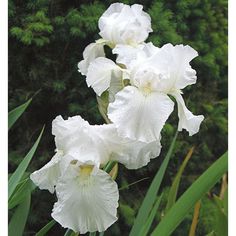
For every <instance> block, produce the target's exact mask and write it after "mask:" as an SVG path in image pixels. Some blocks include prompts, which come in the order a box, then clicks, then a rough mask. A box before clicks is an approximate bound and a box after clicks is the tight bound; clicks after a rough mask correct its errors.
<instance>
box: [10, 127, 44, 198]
mask: <svg viewBox="0 0 236 236" xmlns="http://www.w3.org/2000/svg"><path fill="white" fill-rule="evenodd" d="M43 131H44V127H43V129H42V131H41V133H40V135H39V137H38V139H37V140H36V142H35V144H34V145H33V147H32V148H31V149H30V151H29V152H28V154H27V155H26V156H25V157H24V159H23V160H22V162H21V163H20V165H19V166H18V167H17V169H16V170H15V172H14V173H13V174H12V175H11V177H10V179H9V181H8V199H10V197H11V195H12V193H13V192H14V190H15V188H16V186H17V184H18V183H19V181H20V180H21V178H22V176H23V174H24V172H25V170H26V169H27V167H28V165H29V163H30V161H31V159H32V157H33V155H34V153H35V151H36V149H37V147H38V144H39V141H40V139H41V137H42V134H43Z"/></svg>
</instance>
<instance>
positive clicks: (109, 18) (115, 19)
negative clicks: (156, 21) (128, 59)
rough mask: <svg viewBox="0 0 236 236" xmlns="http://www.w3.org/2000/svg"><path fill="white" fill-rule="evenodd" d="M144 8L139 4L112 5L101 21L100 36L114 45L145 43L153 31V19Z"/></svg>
mask: <svg viewBox="0 0 236 236" xmlns="http://www.w3.org/2000/svg"><path fill="white" fill-rule="evenodd" d="M142 8H143V7H142V6H141V5H138V4H134V5H132V6H131V7H130V6H128V5H125V4H123V3H114V4H111V5H110V7H109V8H108V9H107V10H106V11H105V12H104V13H103V15H102V16H101V17H100V19H99V22H98V25H99V29H100V33H99V34H100V35H101V37H102V38H103V39H105V40H107V41H109V42H111V43H112V44H114V45H116V44H118V43H120V44H130V45H135V44H139V43H142V42H144V41H145V40H146V38H147V37H148V34H149V32H151V31H152V29H151V18H150V16H149V15H148V14H147V13H145V12H143V10H142Z"/></svg>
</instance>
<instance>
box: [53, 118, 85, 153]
mask: <svg viewBox="0 0 236 236" xmlns="http://www.w3.org/2000/svg"><path fill="white" fill-rule="evenodd" d="M88 127H89V123H88V122H87V121H85V120H84V119H83V118H82V117H81V116H73V117H69V118H68V119H67V120H64V119H63V118H62V116H57V117H56V118H55V119H54V120H53V121H52V134H53V135H54V136H55V143H56V148H57V150H61V151H63V152H64V153H66V152H67V150H68V149H69V148H70V147H72V146H74V145H77V143H79V142H80V140H83V134H84V132H86V129H87V128H88Z"/></svg>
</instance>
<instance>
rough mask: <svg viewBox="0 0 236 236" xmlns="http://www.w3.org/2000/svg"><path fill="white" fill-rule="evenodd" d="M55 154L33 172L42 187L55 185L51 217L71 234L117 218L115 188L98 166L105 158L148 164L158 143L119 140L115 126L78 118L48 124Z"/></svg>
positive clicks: (100, 227) (134, 166)
mask: <svg viewBox="0 0 236 236" xmlns="http://www.w3.org/2000/svg"><path fill="white" fill-rule="evenodd" d="M52 133H53V134H54V135H55V143H56V148H57V149H56V154H55V156H54V157H53V158H52V160H51V161H50V162H49V163H47V164H46V165H45V166H44V167H42V168H41V169H40V170H37V171H35V172H34V173H33V174H31V176H30V177H31V179H32V181H33V182H34V183H35V184H36V185H37V186H39V188H40V189H47V190H49V191H50V192H51V193H53V192H54V189H56V194H57V198H58V201H57V202H56V203H55V205H54V208H53V212H52V217H53V218H54V219H55V220H56V221H57V222H59V223H60V224H61V225H62V226H63V227H65V228H70V229H72V230H74V231H75V232H80V233H86V232H93V231H99V232H102V231H105V230H106V229H107V228H108V227H109V226H110V225H111V224H113V223H114V222H115V221H116V220H117V216H116V214H117V207H118V199H119V194H118V188H117V184H116V183H115V181H113V180H112V179H111V177H110V175H109V174H107V173H106V172H105V171H103V170H101V169H99V168H100V167H101V166H104V165H105V164H106V163H107V162H108V161H109V160H115V161H119V162H121V163H123V164H124V165H126V166H127V168H130V169H137V168H139V167H142V166H144V165H146V164H147V163H148V162H149V161H150V159H152V158H155V157H157V156H158V155H159V153H160V150H161V145H160V142H159V141H158V142H157V141H155V142H152V143H150V144H148V145H147V144H146V143H142V142H140V141H137V142H136V141H132V140H129V139H123V138H121V137H119V136H118V134H117V130H116V128H115V126H114V124H108V125H90V124H89V123H88V122H87V121H85V120H83V119H82V118H81V117H80V116H74V117H70V118H68V120H64V119H63V118H62V117H61V116H58V117H56V119H55V120H54V121H53V123H52Z"/></svg>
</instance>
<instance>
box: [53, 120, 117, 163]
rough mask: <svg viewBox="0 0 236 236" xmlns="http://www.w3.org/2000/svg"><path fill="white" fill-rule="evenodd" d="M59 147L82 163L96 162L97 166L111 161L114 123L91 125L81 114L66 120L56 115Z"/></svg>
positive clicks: (54, 123)
mask: <svg viewBox="0 0 236 236" xmlns="http://www.w3.org/2000/svg"><path fill="white" fill-rule="evenodd" d="M52 133H53V134H54V135H55V141H56V146H57V149H59V150H62V151H63V152H64V154H65V155H69V156H71V158H72V159H74V160H77V161H79V162H81V163H89V162H92V163H96V164H95V165H96V166H98V167H99V166H100V165H101V164H106V163H107V162H108V161H109V157H110V154H111V152H112V148H111V145H110V139H111V137H112V136H113V134H114V133H115V127H114V126H113V125H90V124H89V123H88V122H87V121H85V120H84V119H82V118H81V117H80V116H73V117H69V118H68V119H67V120H64V119H63V118H62V117H61V116H58V117H56V119H55V120H54V121H53V125H52Z"/></svg>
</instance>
